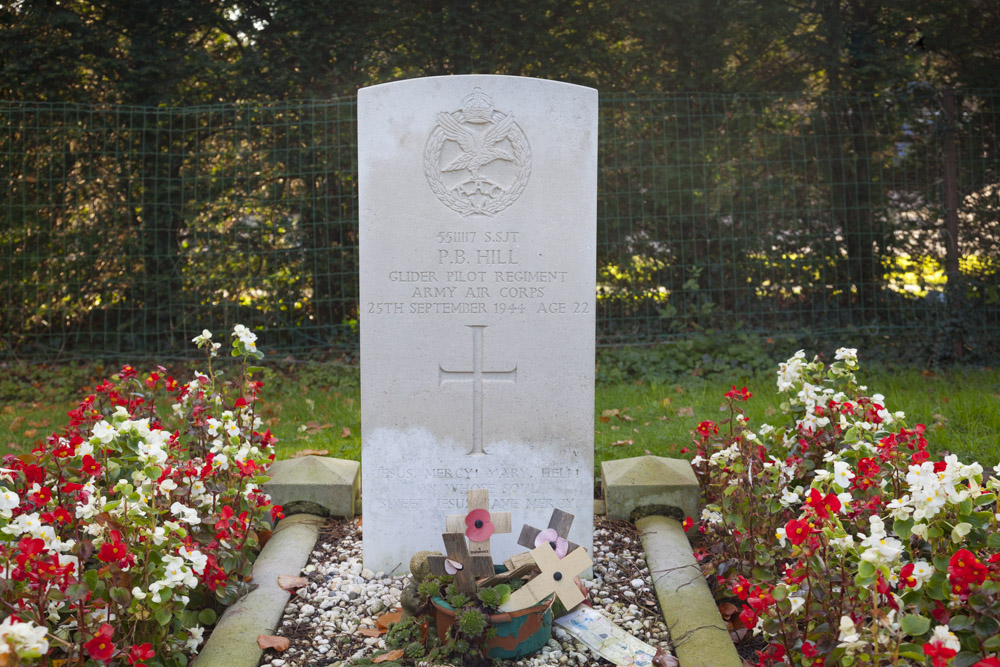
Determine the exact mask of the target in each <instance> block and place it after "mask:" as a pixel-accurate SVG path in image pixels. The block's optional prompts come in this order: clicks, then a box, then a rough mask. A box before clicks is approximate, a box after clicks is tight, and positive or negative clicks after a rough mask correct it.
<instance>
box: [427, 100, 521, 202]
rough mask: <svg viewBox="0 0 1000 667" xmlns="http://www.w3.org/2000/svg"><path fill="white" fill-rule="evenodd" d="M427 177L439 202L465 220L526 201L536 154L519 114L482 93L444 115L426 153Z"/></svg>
mask: <svg viewBox="0 0 1000 667" xmlns="http://www.w3.org/2000/svg"><path fill="white" fill-rule="evenodd" d="M424 172H425V173H426V175H427V182H428V183H429V184H430V186H431V190H433V191H434V194H435V195H437V198H438V199H439V200H440V201H441V203H443V204H444V205H445V206H447V207H448V208H450V209H452V210H453V211H456V212H457V213H459V214H461V215H462V216H465V217H468V216H470V215H486V216H490V217H492V216H494V215H496V214H497V213H499V212H500V211H502V210H504V209H505V208H507V207H508V206H510V205H511V204H513V203H514V202H515V201H517V198H518V197H520V196H521V193H522V192H524V188H525V186H527V184H528V177H529V176H530V175H531V149H530V147H529V146H528V140H527V138H526V137H525V136H524V132H522V131H521V128H520V127H518V125H517V123H516V122H514V114H513V113H511V112H506V113H505V112H502V111H499V110H497V109H496V108H495V106H494V104H493V98H491V97H490V96H489V95H487V94H486V93H484V92H483V91H482V90H481V89H479V88H476V89H475V90H474V91H473V92H472V93H471V94H469V95H467V96H466V97H465V98H464V99H463V100H462V106H461V108H459V109H458V110H457V111H442V112H440V113H438V115H437V124H436V125H435V127H434V130H433V131H432V132H431V136H430V137H429V138H428V139H427V146H426V147H425V148H424Z"/></svg>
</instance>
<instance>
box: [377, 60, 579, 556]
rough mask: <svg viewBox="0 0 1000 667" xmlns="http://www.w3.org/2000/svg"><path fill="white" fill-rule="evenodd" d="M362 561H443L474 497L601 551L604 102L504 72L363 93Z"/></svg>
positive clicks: (499, 548) (500, 538)
mask: <svg viewBox="0 0 1000 667" xmlns="http://www.w3.org/2000/svg"><path fill="white" fill-rule="evenodd" d="M358 154H359V191H360V204H361V213H360V217H361V221H360V222H361V236H360V261H361V317H360V320H361V419H362V422H361V424H362V428H361V430H362V467H361V469H362V498H363V514H364V560H365V565H366V567H368V568H370V569H372V570H376V571H378V570H381V571H385V572H392V571H395V572H401V571H405V569H406V568H407V567H408V564H409V561H410V557H411V556H412V555H413V553H414V552H416V551H419V550H423V549H434V550H441V549H443V545H442V541H441V533H443V532H445V517H446V516H447V515H449V514H456V513H464V512H465V510H466V492H467V491H468V490H469V489H470V488H485V489H489V492H490V494H489V495H490V500H491V504H492V507H491V509H492V510H495V511H509V512H511V515H512V522H513V525H514V530H513V532H512V533H509V534H505V535H496V536H494V537H493V540H492V545H491V546H492V552H493V557H494V560H495V561H496V562H502V560H503V559H504V558H507V557H509V556H510V555H511V554H512V553H515V552H519V551H524V549H523V547H519V546H517V544H516V541H517V537H518V534H519V533H520V528H521V525H522V524H523V523H528V524H530V525H533V526H535V527H538V528H545V527H546V525H547V523H548V520H549V516H550V514H551V513H552V510H553V508H559V509H562V510H564V511H567V512H570V513H571V514H574V515H575V516H576V520H575V521H574V523H573V528H572V531H571V533H570V535H569V538H570V540H571V541H573V542H577V543H578V544H581V545H583V546H585V547H587V549H588V551H589V549H590V547H591V545H592V543H593V538H592V531H593V464H594V420H593V414H594V309H595V277H596V272H595V241H596V209H597V201H596V186H597V91H596V90H593V89H591V88H584V87H581V86H575V85H570V84H565V83H558V82H553V81H545V80H541V79H527V78H520V77H508V76H480V75H472V76H449V77H433V78H426V79H413V80H408V81H399V82H395V83H388V84H383V85H379V86H372V87H370V88H364V89H362V90H360V91H359V93H358Z"/></svg>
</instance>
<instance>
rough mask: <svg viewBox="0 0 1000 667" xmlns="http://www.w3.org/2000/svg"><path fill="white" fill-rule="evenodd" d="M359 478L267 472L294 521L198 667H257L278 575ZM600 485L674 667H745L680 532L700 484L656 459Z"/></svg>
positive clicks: (345, 505) (282, 465) (352, 497)
mask: <svg viewBox="0 0 1000 667" xmlns="http://www.w3.org/2000/svg"><path fill="white" fill-rule="evenodd" d="M360 469H361V465H360V464H359V463H358V462H357V461H343V460H341V459H334V458H330V457H318V456H307V457H302V458H299V459H286V460H283V461H277V462H276V463H274V465H272V466H271V469H270V473H271V480H270V481H268V482H267V483H266V484H265V485H264V490H265V491H267V492H268V493H269V494H271V496H272V499H273V500H274V502H275V503H277V504H279V505H282V506H284V507H285V508H286V511H290V512H296V511H298V512H301V513H299V514H293V515H291V516H288V517H287V518H285V519H282V520H281V521H280V522H279V523H278V526H277V527H276V529H275V531H274V534H273V535H272V536H271V539H270V540H268V542H267V544H266V545H265V546H264V549H263V550H262V551H261V553H260V556H259V557H258V558H257V561H256V562H255V563H254V567H253V580H252V582H251V583H252V584H253V585H255V586H256V588H254V590H253V591H252V592H251V593H249V594H248V595H246V596H245V597H243V598H241V599H240V600H239V601H237V602H236V603H235V604H233V605H231V606H230V607H229V608H228V609H226V611H225V613H223V614H222V617H221V618H220V619H219V622H218V624H217V625H216V626H215V628H214V629H213V631H212V634H211V635H210V636H209V638H208V641H207V642H206V643H205V645H204V647H202V651H201V653H199V654H198V656H197V658H196V659H195V661H194V662H193V665H195V667H257V665H258V663H259V662H260V659H261V656H262V655H263V651H262V650H261V649H260V648H259V647H258V646H257V641H256V640H257V636H258V635H272V634H274V633H275V631H276V630H277V629H278V624H279V623H280V622H281V617H282V614H283V613H284V610H285V606H286V605H287V604H288V601H289V599H290V598H291V595H290V594H289V593H288V592H287V591H284V590H282V589H281V588H279V587H278V583H277V579H278V575H279V574H288V575H299V574H300V573H301V570H302V568H303V567H305V565H306V562H307V561H308V559H309V555H310V554H311V553H312V551H313V548H314V547H315V545H316V541H317V539H318V537H319V529H320V526H321V525H322V524H323V522H324V521H325V517H328V516H346V517H353V516H354V515H355V513H356V508H358V507H360V493H359V492H360V489H361V486H360V479H361V475H360ZM293 470H294V471H295V475H291V474H290V473H291V471H293ZM304 473H308V474H304ZM601 477H602V486H603V487H604V497H605V500H603V501H601V500H596V501H594V514H595V516H596V515H605V516H607V517H608V518H613V519H614V518H617V519H627V520H630V521H633V522H634V523H635V525H636V527H637V528H638V529H639V531H640V533H641V535H642V546H643V549H644V550H645V553H646V562H647V564H648V565H649V572H650V577H651V579H652V580H653V587H654V590H655V591H656V596H657V599H658V601H659V603H660V612H661V613H662V614H663V615H664V621H665V622H666V625H667V627H668V628H669V629H670V636H671V641H672V642H673V644H674V654H675V655H676V657H677V659H678V661H679V662H680V665H681V667H740V665H742V664H743V661H742V660H741V659H740V658H739V655H738V654H737V652H736V648H735V646H734V645H733V643H732V640H731V639H730V637H729V631H728V630H727V628H726V624H725V622H724V621H723V620H722V616H721V615H720V614H719V610H718V607H716V604H715V600H714V599H713V597H712V593H711V591H710V590H709V588H708V584H707V583H706V582H705V579H704V577H703V576H702V574H701V570H700V568H699V567H698V563H697V561H696V560H695V557H694V553H693V551H692V549H691V545H690V544H689V543H688V540H687V535H686V534H685V532H684V529H683V528H682V527H681V521H682V520H683V518H684V516H696V515H697V513H698V481H697V479H696V478H695V475H694V471H693V470H692V469H691V464H690V463H688V462H687V461H684V460H681V459H668V458H663V457H658V456H641V457H637V458H632V459H619V460H617V461H606V462H604V463H603V464H602V475H601ZM692 510H693V511H692Z"/></svg>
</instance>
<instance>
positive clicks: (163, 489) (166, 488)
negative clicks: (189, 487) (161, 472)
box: [158, 477, 177, 496]
mask: <svg viewBox="0 0 1000 667" xmlns="http://www.w3.org/2000/svg"><path fill="white" fill-rule="evenodd" d="M158 488H159V489H160V493H162V494H163V495H165V496H169V495H170V492H171V491H173V490H174V489H176V488H177V482H175V481H174V480H172V479H170V478H169V477H168V478H167V479H165V480H163V481H162V482H160V485H159V487H158Z"/></svg>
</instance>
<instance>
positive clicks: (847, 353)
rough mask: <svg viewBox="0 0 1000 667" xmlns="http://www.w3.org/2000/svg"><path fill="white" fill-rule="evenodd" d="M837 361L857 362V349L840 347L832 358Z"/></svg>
mask: <svg viewBox="0 0 1000 667" xmlns="http://www.w3.org/2000/svg"><path fill="white" fill-rule="evenodd" d="M833 358H834V359H836V360H837V361H848V362H851V361H857V360H858V348H856V347H841V348H837V352H836V353H835V354H834V356H833Z"/></svg>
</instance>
